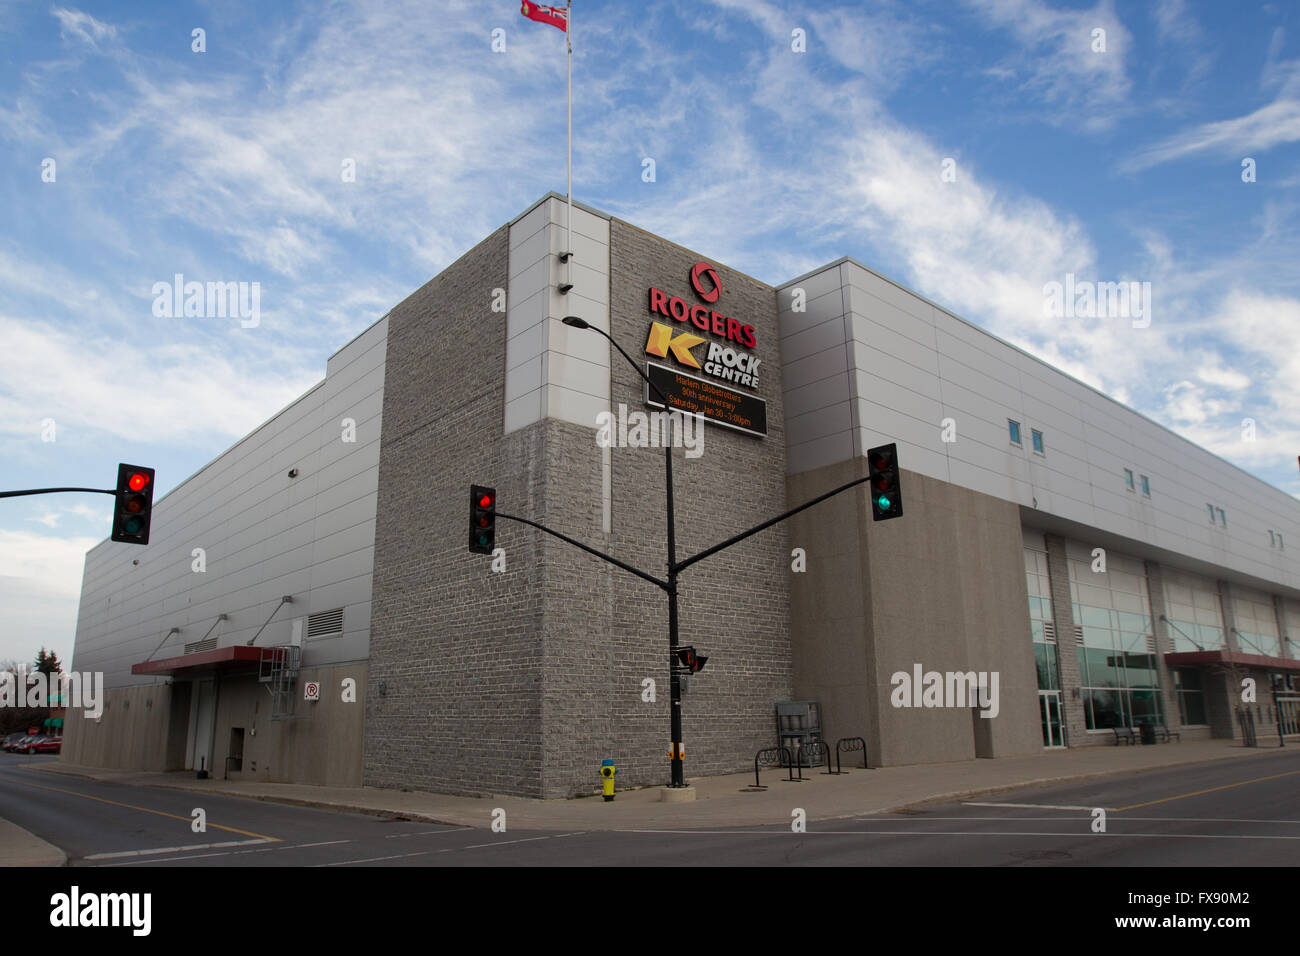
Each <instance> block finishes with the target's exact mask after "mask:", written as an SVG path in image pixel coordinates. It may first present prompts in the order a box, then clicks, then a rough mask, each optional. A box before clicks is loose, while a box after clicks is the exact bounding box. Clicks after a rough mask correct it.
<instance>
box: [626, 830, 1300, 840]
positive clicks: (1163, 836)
mask: <svg viewBox="0 0 1300 956" xmlns="http://www.w3.org/2000/svg"><path fill="white" fill-rule="evenodd" d="M616 832H618V833H681V834H693V835H697V836H698V835H709V836H728V835H732V836H734V835H736V834H740V833H744V834H759V835H761V834H768V835H770V836H782V837H790V836H969V837H986V836H1003V837H1017V836H1035V837H1057V838H1059V837H1079V838H1084V837H1149V838H1151V839H1155V840H1300V836H1274V835H1271V834H1258V835H1250V834H1235V833H1090V832H1084V831H1073V832H1069V833H1033V832H1027V831H1018V830H1008V831H1005V832H1004V831H995V830H987V831H980V832H975V831H970V830H808V831H806V832H804V833H795V834H792V833H790V832H789V831H788V830H618V831H616Z"/></svg>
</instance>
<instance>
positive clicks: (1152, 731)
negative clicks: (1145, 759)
mask: <svg viewBox="0 0 1300 956" xmlns="http://www.w3.org/2000/svg"><path fill="white" fill-rule="evenodd" d="M1138 732H1139V733H1140V734H1141V735H1142V742H1143V743H1144V744H1153V743H1155V742H1156V725H1155V724H1143V725H1142V726H1141V727H1139V728H1138Z"/></svg>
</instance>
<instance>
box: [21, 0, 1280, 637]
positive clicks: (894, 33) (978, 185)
mask: <svg viewBox="0 0 1300 956" xmlns="http://www.w3.org/2000/svg"><path fill="white" fill-rule="evenodd" d="M1298 10H1300V8H1297V7H1296V6H1295V5H1294V4H1291V3H1258V4H1252V3H1248V2H1243V3H1234V4H1223V3H1218V2H1204V3H1199V2H1194V0H1150V2H1147V0H1143V2H1131V3H1130V2H1120V3H1117V2H1101V3H1096V4H1091V5H1090V4H1082V3H1065V2H1061V0H1055V2H1048V0H933V2H927V0H908V2H864V3H847V4H843V3H842V4H836V3H804V4H782V3H775V2H766V0H689V2H686V0H681V2H678V0H660V2H650V3H631V2H615V0H606V2H601V0H577V6H576V9H575V12H574V32H573V36H574V45H575V56H574V88H575V93H574V98H575V103H574V124H575V137H574V180H575V188H574V191H575V196H576V198H577V199H578V200H580V201H584V202H587V203H589V204H591V205H594V206H596V207H598V208H600V209H603V210H605V211H608V212H611V213H613V214H615V215H618V216H621V217H622V218H625V219H627V220H629V221H631V222H633V223H635V224H637V225H639V226H641V227H643V228H646V229H649V230H650V231H652V232H655V233H658V234H660V235H662V236H665V237H667V238H669V239H671V240H673V241H675V242H678V243H680V244H682V245H685V246H688V247H690V248H693V249H697V250H699V251H700V252H702V253H704V254H706V255H708V256H710V257H712V258H714V259H717V260H719V261H721V262H724V263H726V264H728V265H730V266H732V267H735V268H738V269H741V270H743V271H745V272H747V273H749V274H751V275H753V276H755V277H757V278H759V279H762V280H764V281H766V282H768V283H771V284H777V283H780V282H782V281H785V280H787V279H790V278H793V277H794V276H796V275H799V274H801V273H803V272H805V271H807V270H810V269H812V268H815V267H817V266H819V265H822V264H824V263H825V262H827V261H830V260H833V259H836V258H838V257H840V256H844V255H848V256H853V257H854V258H856V259H858V260H860V261H861V262H864V263H866V264H867V265H870V266H872V267H873V268H875V269H877V270H878V271H881V272H883V273H884V274H886V275H889V276H892V277H894V278H896V279H898V280H899V281H901V282H903V283H904V284H906V285H908V286H910V287H912V288H914V289H915V290H917V291H918V292H920V293H921V294H923V295H926V296H928V297H930V298H932V299H934V300H936V301H938V302H939V303H941V304H943V305H945V306H946V307H948V308H950V309H951V310H953V311H954V312H956V313H957V314H959V315H962V316H964V317H965V318H967V319H969V320H971V321H973V322H975V323H977V324H979V325H981V326H983V327H985V328H987V329H988V330H989V331H991V332H993V333H995V334H997V335H999V336H1001V337H1003V338H1005V339H1007V340H1009V341H1011V342H1013V343H1015V344H1017V345H1019V346H1021V347H1022V348H1025V349H1026V350H1028V351H1029V352H1031V353H1033V354H1035V355H1038V356H1040V357H1041V358H1043V359H1045V360H1047V361H1049V362H1051V363H1052V364H1054V365H1056V366H1057V367H1059V368H1061V369H1063V370H1065V371H1067V372H1069V373H1070V374H1072V375H1075V376H1076V377H1078V378H1080V379H1082V380H1083V381H1085V382H1088V383H1089V384H1091V385H1093V386H1095V387H1097V388H1099V389H1101V390H1103V391H1105V392H1107V393H1108V394H1110V395H1113V396H1114V397H1116V398H1118V399H1120V400H1121V401H1123V402H1125V403H1127V404H1129V405H1130V406H1132V407H1133V408H1135V409H1137V410H1138V411H1140V412H1142V413H1144V414H1146V415H1148V416H1150V417H1151V418H1153V419H1155V420H1156V421H1159V422H1161V423H1162V424H1164V425H1166V426H1167V427H1169V428H1171V429H1173V430H1175V431H1176V432H1178V433H1180V434H1182V435H1184V436H1185V437H1187V438H1189V439H1191V440H1193V441H1195V442H1197V443H1199V444H1201V445H1203V446H1205V447H1207V448H1209V449H1211V450H1213V451H1215V452H1216V453H1218V454H1219V455H1222V456H1223V457H1224V458H1226V459H1228V460H1229V461H1231V462H1233V463H1234V464H1236V465H1238V466H1240V467H1241V468H1243V469H1245V470H1247V471H1249V472H1251V473H1252V474H1255V475H1257V476H1259V477H1260V478H1262V479H1264V480H1265V481H1268V482H1270V483H1272V484H1274V485H1276V486H1277V487H1280V488H1282V489H1284V490H1286V491H1288V492H1289V493H1291V494H1300V475H1298V474H1297V468H1296V455H1297V453H1300V288H1298V285H1300V269H1298V268H1297V263H1300V230H1298V228H1297V226H1296V222H1297V221H1298V217H1297V215H1296V213H1297V207H1298V206H1300V149H1298V148H1297V140H1300V12H1297V11H1298ZM197 28H201V29H203V30H204V31H205V33H204V41H205V47H206V49H205V50H204V51H203V52H195V51H194V50H193V48H192V47H193V45H194V40H193V31H194V30H195V29H197ZM498 28H499V29H501V30H503V31H504V40H505V49H504V50H503V51H501V52H494V50H493V48H492V47H493V31H494V30H496V29H498ZM796 29H799V30H803V31H804V33H805V36H806V40H805V50H804V51H803V52H796V51H795V50H794V49H792V46H793V45H794V43H793V39H792V37H793V31H794V30H796ZM1098 30H1102V31H1104V41H1105V42H1104V46H1105V48H1104V50H1103V49H1097V47H1098V37H1099V35H1098V34H1097V33H1096V31H1098ZM564 69H565V58H564V37H563V35H562V34H561V33H560V32H559V31H558V30H555V29H554V28H552V27H548V26H544V25H542V24H536V23H532V22H530V21H528V20H525V19H524V18H523V17H521V16H520V14H519V4H518V3H517V2H513V0H490V2H482V0H480V2H472V3H471V2H447V3H439V2H434V0H422V2H419V3H402V2H392V0H390V2H373V3H372V2H335V3H329V4H319V3H317V4H299V3H291V2H286V3H283V4H273V5H267V4H254V3H247V2H238V0H235V2H231V0H222V2H220V3H210V4H209V3H183V2H182V3H169V4H155V5H148V4H143V3H141V4H112V3H83V4H77V3H72V2H69V3H67V4H59V3H55V4H51V3H49V2H24V0H0V146H2V148H0V211H3V214H2V215H0V340H2V341H3V342H4V343H5V347H6V351H7V356H6V358H7V361H5V363H4V365H3V366H2V367H3V372H0V488H28V487H41V486H48V485H55V484H76V485H87V484H88V485H91V486H97V487H108V486H109V485H111V484H112V481H113V479H114V476H115V468H116V463H117V462H118V461H129V462H134V463H143V464H151V465H153V466H155V467H156V468H157V469H158V491H159V493H165V492H166V491H167V490H168V489H170V488H172V487H174V486H175V485H176V484H178V483H179V482H181V481H182V480H184V479H185V478H186V477H188V476H189V475H190V474H192V473H193V472H195V471H196V470H198V469H199V468H200V467H202V466H203V465H204V464H205V463H206V462H208V461H209V460H211V459H212V458H213V457H215V456H216V455H217V454H219V453H220V452H221V451H223V450H224V449H226V448H227V447H229V446H230V445H231V444H233V443H234V442H235V441H236V440H237V439H239V438H240V437H242V436H243V435H244V434H246V433H247V432H249V431H251V430H252V429H253V428H255V427H256V426H257V425H259V424H260V423H261V422H263V421H264V420H266V419H267V418H270V417H271V416H272V415H274V414H275V413H276V412H277V411H278V410H279V409H280V408H282V407H283V406H284V405H286V404H287V403H288V402H289V401H291V400H292V399H293V398H295V397H296V396H297V395H299V394H301V393H302V392H303V391H305V390H306V389H307V388H309V387H310V386H311V385H313V384H314V383H315V382H316V381H319V380H320V378H321V377H322V376H323V374H324V369H325V360H326V358H327V357H328V356H329V355H330V354H331V353H332V352H333V351H335V350H336V349H338V348H339V347H340V346H342V345H343V344H344V343H346V342H347V341H348V340H349V339H350V338H352V337H353V336H354V335H356V334H357V333H358V332H360V331H361V330H362V329H364V328H365V327H366V326H368V325H369V324H371V323H372V322H373V321H374V320H375V319H377V318H379V317H380V316H381V315H383V314H384V312H386V311H387V310H388V309H389V308H390V307H391V306H393V305H395V304H396V303H397V302H398V301H400V300H401V299H402V298H403V297H404V296H405V295H406V294H408V293H409V292H411V291H412V290H414V289H415V288H417V287H418V286H420V285H422V284H423V283H424V282H425V281H427V280H428V279H429V278H431V277H432V276H434V275H435V274H437V273H438V272H439V271H441V270H442V269H443V268H444V267H446V266H447V265H449V264H450V263H451V262H452V261H454V260H455V259H456V258H457V257H458V256H459V255H460V254H461V253H463V252H465V251H466V250H468V249H469V248H470V247H471V246H473V245H474V244H475V243H476V242H478V240H480V239H481V238H483V237H484V236H485V235H486V234H487V233H489V232H490V231H491V230H492V229H494V228H496V227H497V226H499V225H501V224H502V223H503V222H506V221H508V220H509V219H510V218H512V217H513V216H515V215H516V214H518V213H519V212H521V211H522V210H523V209H525V208H526V207H527V206H528V205H529V204H531V203H532V202H533V201H534V200H535V199H537V198H538V197H539V196H541V195H542V194H543V193H544V192H546V191H547V190H549V189H555V190H557V191H560V192H563V190H564V175H565V167H564V122H565V116H564ZM646 158H651V159H653V160H654V164H655V177H654V181H653V182H646V181H645V180H644V179H643V175H642V173H643V169H644V166H643V161H644V160H645V159H646ZM1247 158H1249V159H1251V160H1253V161H1254V181H1253V182H1246V181H1243V167H1242V163H1243V160H1245V159H1247ZM47 159H52V160H54V165H53V177H52V178H53V181H45V180H46V179H47V178H50V177H49V172H48V168H49V167H48V164H46V163H45V161H46V160H47ZM945 159H952V160H953V161H954V162H953V164H952V165H951V166H950V168H951V169H952V170H953V171H954V172H955V181H944V180H943V179H942V178H941V170H942V169H943V164H944V160H945ZM348 160H352V161H353V163H354V166H355V169H356V177H355V181H354V182H345V181H344V177H343V175H342V169H343V167H344V164H345V163H346V162H347V161H348ZM176 273H181V274H183V275H184V276H185V277H186V279H187V280H197V281H204V282H206V281H222V282H249V283H251V282H257V283H258V284H259V288H260V307H261V308H260V316H259V321H258V323H257V324H256V325H255V326H250V327H244V326H245V323H242V322H241V321H239V319H237V318H195V317H191V318H184V317H180V318H176V317H172V318H168V317H158V316H155V315H154V310H153V308H152V306H153V300H154V296H153V292H152V289H153V286H154V283H157V282H167V283H170V282H171V281H172V277H173V276H174V275H175V274H176ZM1067 274H1073V275H1074V276H1075V277H1076V279H1077V280H1079V281H1092V282H1110V281H1121V280H1124V281H1136V282H1149V283H1151V286H1150V288H1151V293H1152V298H1151V307H1150V318H1151V323H1150V326H1149V327H1147V328H1134V327H1133V323H1131V322H1128V321H1117V320H1115V319H1114V318H1113V317H1112V318H1097V319H1087V318H1065V319H1063V318H1052V317H1047V316H1045V315H1044V309H1043V301H1044V293H1043V288H1044V285H1045V284H1047V283H1049V282H1053V281H1056V282H1063V281H1064V279H1065V276H1066V275H1067ZM1244 418H1253V419H1254V420H1255V422H1256V433H1255V439H1254V440H1253V441H1247V440H1245V439H1244V438H1243V430H1242V427H1241V423H1242V420H1243V419H1244ZM50 420H52V421H53V423H54V431H53V438H54V440H53V441H49V440H43V439H45V438H48V437H50V432H49V430H48V427H47V424H48V422H49V421H50ZM109 505H110V500H109V499H108V498H107V496H91V495H84V496H76V495H60V496H41V497H34V498H26V499H14V500H8V501H0V661H3V660H5V659H9V658H14V659H18V660H29V659H30V658H32V657H33V656H34V655H35V652H36V650H37V648H38V647H39V646H40V645H42V644H44V645H45V646H49V647H53V648H54V649H55V650H56V651H57V652H58V653H59V654H60V656H61V657H64V658H65V659H68V658H69V657H70V655H71V650H72V642H73V635H74V632H75V626H76V613H77V596H78V593H79V589H80V581H81V569H82V560H83V555H84V553H85V551H86V550H87V549H88V548H89V547H91V546H93V545H94V544H95V543H97V542H98V541H100V540H102V539H103V538H105V537H106V536H107V535H108V532H109V529H110V520H109V511H110V508H109Z"/></svg>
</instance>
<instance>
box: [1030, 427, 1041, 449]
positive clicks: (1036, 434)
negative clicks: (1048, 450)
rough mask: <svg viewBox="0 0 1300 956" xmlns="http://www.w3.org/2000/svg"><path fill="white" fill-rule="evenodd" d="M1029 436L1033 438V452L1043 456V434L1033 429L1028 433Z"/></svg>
mask: <svg viewBox="0 0 1300 956" xmlns="http://www.w3.org/2000/svg"><path fill="white" fill-rule="evenodd" d="M1030 435H1031V436H1032V437H1033V440H1034V451H1036V452H1038V454H1040V455H1041V454H1043V433H1042V432H1040V431H1039V430H1038V429H1037V428H1035V429H1034V430H1033V431H1032V432H1030Z"/></svg>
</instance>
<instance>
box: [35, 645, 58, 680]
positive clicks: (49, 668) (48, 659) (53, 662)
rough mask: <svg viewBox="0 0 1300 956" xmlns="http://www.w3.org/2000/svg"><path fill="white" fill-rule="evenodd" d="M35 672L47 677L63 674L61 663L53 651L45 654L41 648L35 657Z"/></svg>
mask: <svg viewBox="0 0 1300 956" xmlns="http://www.w3.org/2000/svg"><path fill="white" fill-rule="evenodd" d="M36 670H38V671H39V672H40V673H42V674H45V675H47V676H49V675H51V674H60V673H62V672H63V663H62V662H61V661H60V660H59V655H57V654H55V653H54V651H50V652H49V653H46V651H45V648H44V647H42V648H41V650H40V653H38V654H37V655H36Z"/></svg>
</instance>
